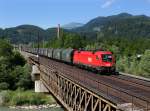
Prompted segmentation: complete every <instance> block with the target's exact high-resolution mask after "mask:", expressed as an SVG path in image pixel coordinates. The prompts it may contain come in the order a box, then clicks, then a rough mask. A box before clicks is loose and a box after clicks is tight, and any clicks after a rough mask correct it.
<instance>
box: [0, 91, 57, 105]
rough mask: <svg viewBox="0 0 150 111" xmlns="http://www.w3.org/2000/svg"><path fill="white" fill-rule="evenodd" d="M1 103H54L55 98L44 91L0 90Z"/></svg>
mask: <svg viewBox="0 0 150 111" xmlns="http://www.w3.org/2000/svg"><path fill="white" fill-rule="evenodd" d="M0 98H1V101H2V102H1V103H0V105H5V106H16V105H42V104H54V103H56V101H55V99H54V98H53V97H52V96H51V95H46V94H44V93H35V92H33V91H31V90H28V91H24V90H21V89H18V90H16V91H10V90H7V91H1V92H0Z"/></svg>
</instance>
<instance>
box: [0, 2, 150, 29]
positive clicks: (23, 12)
mask: <svg viewBox="0 0 150 111" xmlns="http://www.w3.org/2000/svg"><path fill="white" fill-rule="evenodd" d="M122 12H127V13H130V14H133V15H147V16H150V0H0V27H1V28H8V27H15V26H18V25H22V24H31V25H36V26H39V27H42V28H44V29H46V28H49V27H54V26H57V24H60V25H64V24H68V23H70V22H79V23H87V22H88V21H89V20H91V19H93V18H95V17H98V16H110V15H115V14H119V13H122Z"/></svg>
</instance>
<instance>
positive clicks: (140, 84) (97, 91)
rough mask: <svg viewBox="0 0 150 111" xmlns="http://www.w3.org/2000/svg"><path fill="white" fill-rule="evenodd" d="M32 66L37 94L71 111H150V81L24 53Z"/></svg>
mask: <svg viewBox="0 0 150 111" xmlns="http://www.w3.org/2000/svg"><path fill="white" fill-rule="evenodd" d="M21 53H22V54H23V55H24V56H26V57H27V58H28V62H29V63H30V64H31V65H32V69H33V70H32V74H31V75H32V79H33V80H34V81H35V92H50V93H52V95H53V96H54V97H55V98H56V99H57V100H58V101H59V102H60V103H61V104H62V105H63V107H64V108H65V109H66V110H67V111H150V81H149V80H144V79H139V78H134V77H130V76H126V75H118V76H115V75H110V76H105V75H97V74H94V73H92V72H89V71H86V70H83V69H80V68H77V67H75V66H72V65H68V64H65V63H60V62H58V61H54V60H51V59H49V58H47V57H42V56H39V57H36V55H32V54H30V53H27V52H21Z"/></svg>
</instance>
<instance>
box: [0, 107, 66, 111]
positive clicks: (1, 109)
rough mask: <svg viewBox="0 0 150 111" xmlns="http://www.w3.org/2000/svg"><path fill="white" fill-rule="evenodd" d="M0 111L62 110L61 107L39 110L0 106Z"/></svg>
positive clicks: (41, 110)
mask: <svg viewBox="0 0 150 111" xmlns="http://www.w3.org/2000/svg"><path fill="white" fill-rule="evenodd" d="M0 111H64V110H63V108H48V109H39V110H23V109H18V110H17V109H10V108H7V107H0Z"/></svg>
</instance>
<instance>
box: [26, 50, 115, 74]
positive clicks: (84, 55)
mask: <svg viewBox="0 0 150 111" xmlns="http://www.w3.org/2000/svg"><path fill="white" fill-rule="evenodd" d="M24 50H25V51H28V52H31V53H34V54H37V52H38V49H37V48H26V49H24ZM39 55H42V56H47V57H49V58H51V59H55V60H58V61H62V62H66V63H70V64H74V65H77V66H80V67H84V68H88V69H92V70H96V71H98V72H113V73H114V72H115V69H116V64H115V57H114V55H113V53H112V52H110V51H101V50H98V51H84V50H83V51H82V50H74V49H49V48H39Z"/></svg>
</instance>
